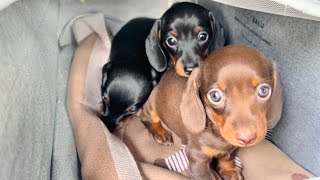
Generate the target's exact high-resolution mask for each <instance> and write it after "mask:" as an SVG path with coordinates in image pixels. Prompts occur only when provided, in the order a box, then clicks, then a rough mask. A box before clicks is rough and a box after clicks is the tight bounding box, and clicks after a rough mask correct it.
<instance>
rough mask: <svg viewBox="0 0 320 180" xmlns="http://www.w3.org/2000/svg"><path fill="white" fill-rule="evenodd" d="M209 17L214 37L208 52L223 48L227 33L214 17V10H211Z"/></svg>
mask: <svg viewBox="0 0 320 180" xmlns="http://www.w3.org/2000/svg"><path fill="white" fill-rule="evenodd" d="M209 18H210V22H211V28H212V34H213V36H212V38H211V42H210V45H209V47H208V53H211V52H212V51H214V50H216V49H218V48H221V47H223V46H224V45H225V33H224V29H223V27H222V26H221V24H220V23H219V22H218V21H217V20H216V19H215V18H214V16H213V14H212V12H209Z"/></svg>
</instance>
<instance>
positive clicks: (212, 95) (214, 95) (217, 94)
mask: <svg viewBox="0 0 320 180" xmlns="http://www.w3.org/2000/svg"><path fill="white" fill-rule="evenodd" d="M210 98H211V100H212V101H213V102H219V101H221V99H222V96H221V94H220V92H219V91H213V92H212V93H210Z"/></svg>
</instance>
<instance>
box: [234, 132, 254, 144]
mask: <svg viewBox="0 0 320 180" xmlns="http://www.w3.org/2000/svg"><path fill="white" fill-rule="evenodd" d="M236 138H237V140H238V142H239V144H241V145H249V144H253V143H254V142H255V140H256V139H257V133H256V132H253V131H250V130H240V131H238V132H236Z"/></svg>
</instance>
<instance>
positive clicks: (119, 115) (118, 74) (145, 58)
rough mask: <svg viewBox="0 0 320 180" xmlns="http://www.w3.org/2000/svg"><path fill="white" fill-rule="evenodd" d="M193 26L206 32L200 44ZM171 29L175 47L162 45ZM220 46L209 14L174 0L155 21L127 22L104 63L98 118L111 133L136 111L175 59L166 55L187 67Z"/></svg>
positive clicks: (219, 32)
mask: <svg viewBox="0 0 320 180" xmlns="http://www.w3.org/2000/svg"><path fill="white" fill-rule="evenodd" d="M197 26H200V27H201V28H202V30H204V31H206V32H208V35H209V38H208V41H206V42H205V43H199V42H198V39H197V38H198V34H196V33H192V32H193V31H194V28H195V27H197ZM172 29H175V30H176V31H177V33H178V34H179V37H177V39H178V40H179V44H178V46H177V47H175V48H170V47H168V46H166V44H165V41H166V38H167V36H168V35H169V34H168V33H169V32H170V31H171V30H172ZM223 45H224V32H223V29H222V27H221V26H220V25H219V24H218V23H217V22H216V21H215V19H214V17H213V15H212V13H210V12H209V11H208V10H206V9H205V8H203V7H202V6H199V5H196V4H193V3H187V2H182V3H176V4H174V5H173V6H172V7H171V8H169V9H168V10H167V11H166V12H165V13H164V14H163V16H162V17H161V18H160V19H159V20H155V19H148V18H136V19H133V20H131V21H129V22H128V23H127V24H125V25H124V26H123V27H122V28H121V29H120V31H119V32H118V33H117V34H116V35H115V36H114V38H113V40H112V47H111V54H110V58H109V60H110V62H109V63H107V64H106V65H105V66H104V67H103V72H102V73H103V78H102V85H101V93H102V94H101V95H102V98H103V101H102V102H103V114H104V115H103V117H102V120H103V122H104V123H105V124H106V126H107V127H108V129H109V130H110V131H111V132H112V131H113V130H114V128H115V127H116V126H117V124H118V123H119V122H120V121H121V120H122V119H123V117H125V116H128V115H131V114H134V113H135V112H137V111H138V110H140V108H141V107H142V106H143V104H144V103H145V102H146V100H147V99H148V97H149V95H150V93H151V90H152V89H153V87H154V86H155V85H156V84H157V83H158V82H159V80H160V77H161V75H162V72H163V71H164V70H165V69H166V68H170V67H171V65H170V64H171V63H175V62H174V61H173V60H171V61H169V60H168V59H170V58H171V57H174V58H180V59H182V61H181V63H182V65H183V66H184V68H185V69H186V68H189V67H191V71H192V69H193V68H195V67H197V66H198V65H199V63H200V61H201V60H203V59H204V57H203V54H204V53H205V52H209V53H210V52H211V51H213V50H215V49H216V48H218V47H222V46H223ZM170 55H171V57H170ZM185 71H186V70H185ZM191 71H190V72H188V73H191ZM186 73H187V72H186Z"/></svg>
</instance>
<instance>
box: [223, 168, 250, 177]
mask: <svg viewBox="0 0 320 180" xmlns="http://www.w3.org/2000/svg"><path fill="white" fill-rule="evenodd" d="M219 174H220V176H221V177H222V179H224V180H243V179H244V178H243V176H242V173H241V170H240V169H239V168H232V169H228V170H226V169H221V170H220V171H219Z"/></svg>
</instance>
